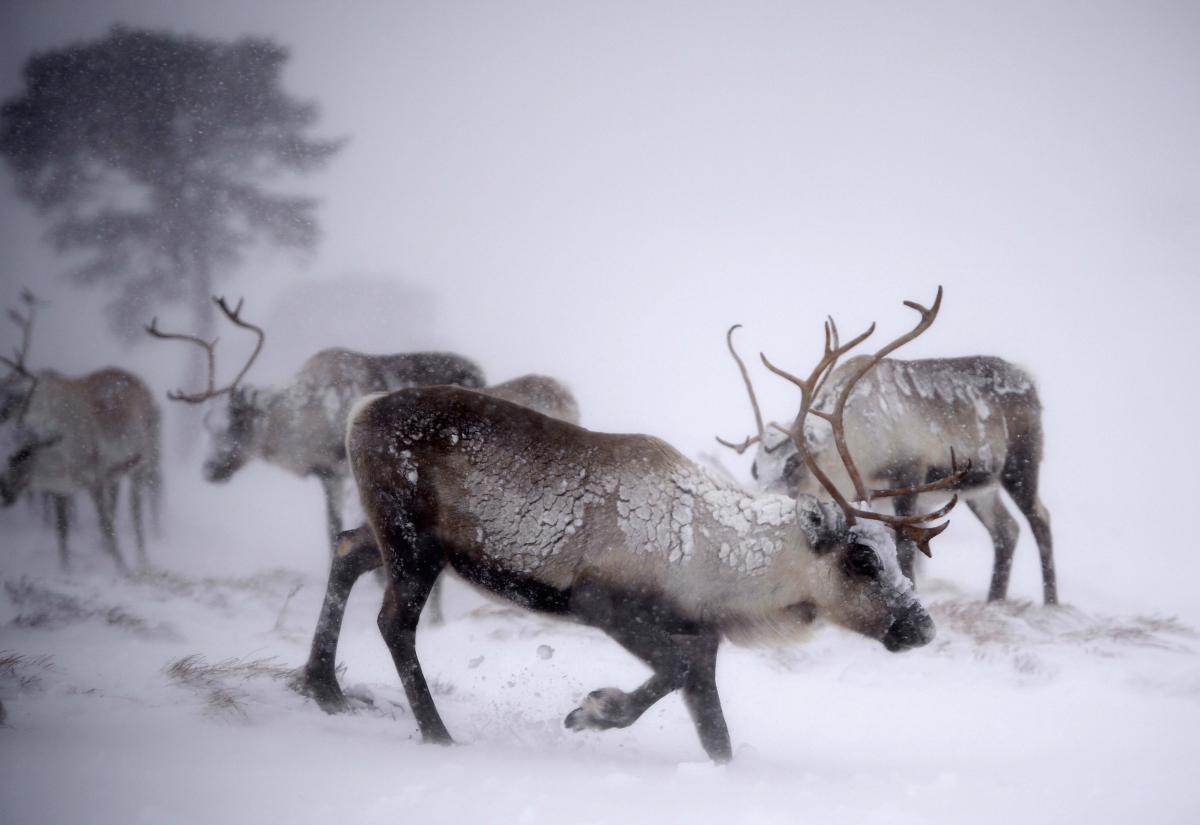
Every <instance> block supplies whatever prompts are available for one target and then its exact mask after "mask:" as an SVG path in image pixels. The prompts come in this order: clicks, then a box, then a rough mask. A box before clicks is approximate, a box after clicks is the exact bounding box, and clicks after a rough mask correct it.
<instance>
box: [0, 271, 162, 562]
mask: <svg viewBox="0 0 1200 825" xmlns="http://www.w3.org/2000/svg"><path fill="white" fill-rule="evenodd" d="M22 298H23V300H24V301H25V303H26V304H27V305H28V307H29V309H28V312H27V313H26V314H24V315H22V314H20V313H18V312H15V311H14V312H11V313H10V316H11V317H12V318H13V320H14V321H16V322H17V323H18V325H20V326H21V327H22V344H21V348H20V349H19V350H18V351H17V354H16V360H10V359H7V358H0V362H3V363H4V364H5V365H7V366H8V367H9V370H10V372H9V375H8V376H7V377H6V378H5V379H4V380H3V381H0V423H4V424H5V425H6V427H8V428H10V434H9V439H10V442H11V443H10V447H11V449H10V452H9V454H8V457H7V461H6V462H5V463H4V466H3V471H2V474H0V504H2V505H3V506H5V507H7V506H9V505H11V504H12V503H13V502H14V501H16V500H17V499H18V498H19V497H20V496H21V495H22V494H23V493H26V492H36V493H45V494H48V495H49V496H50V499H51V501H52V503H53V510H54V521H55V526H56V529H57V533H58V551H59V562H60V564H61V565H62V567H63V568H64V569H66V568H68V567H69V564H70V556H69V550H68V544H67V534H68V532H69V529H70V516H69V513H70V501H71V498H72V496H73V495H74V494H75V493H76V492H77V491H79V490H86V491H87V492H88V493H89V494H90V496H91V499H92V502H93V504H94V505H95V507H96V514H97V516H98V517H99V522H100V531H101V534H102V539H103V543H104V549H105V552H107V553H108V555H109V556H110V557H111V558H112V559H113V562H114V563H115V564H116V566H117V569H118V570H119V571H120V572H122V573H127V572H128V566H127V565H126V563H125V560H124V558H122V556H121V553H120V550H119V548H118V546H117V538H116V529H115V526H114V518H115V510H116V503H117V494H118V490H119V484H120V481H121V479H122V478H125V477H127V478H128V479H129V502H130V511H131V515H132V520H133V527H134V536H135V540H136V543H137V552H138V558H139V560H140V562H141V563H142V565H145V564H146V563H147V559H146V545H145V535H144V530H143V525H142V498H143V496H144V495H149V496H150V503H151V505H152V507H153V508H154V510H155V511H157V506H158V498H159V494H160V487H161V470H160V452H161V444H160V438H161V436H160V416H159V410H158V406H157V405H156V404H155V403H154V399H153V397H152V396H151V394H150V391H149V389H148V388H147V387H146V385H145V383H143V382H142V380H141V379H139V378H138V377H137V376H135V375H133V374H132V373H129V372H126V371H124V370H120V369H115V368H109V369H103V370H99V371H97V372H93V373H90V374H88V375H84V376H81V377H79V378H66V377H64V376H62V375H59V374H58V373H56V372H54V371H52V370H41V371H39V372H37V373H33V372H30V371H29V369H28V368H27V367H26V365H25V356H26V354H27V352H28V348H29V336H30V332H31V330H32V327H33V320H34V309H35V301H34V299H33V298H32V296H30V295H29V294H28V293H26V294H25V295H23V296H22Z"/></svg>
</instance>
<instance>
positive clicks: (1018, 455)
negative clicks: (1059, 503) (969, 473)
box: [1000, 432, 1058, 605]
mask: <svg viewBox="0 0 1200 825" xmlns="http://www.w3.org/2000/svg"><path fill="white" fill-rule="evenodd" d="M1040 461H1041V433H1040V432H1035V433H1031V434H1027V435H1026V436H1025V437H1024V438H1022V439H1019V440H1017V441H1016V442H1015V443H1014V448H1013V450H1012V452H1010V454H1009V456H1008V459H1007V460H1006V461H1005V462H1004V470H1003V471H1002V472H1001V474H1000V481H1001V483H1002V484H1003V485H1004V489H1005V490H1007V491H1008V494H1009V495H1010V496H1012V499H1013V501H1014V502H1015V503H1016V505H1017V509H1019V510H1020V511H1021V515H1023V516H1025V518H1026V519H1028V521H1029V529H1030V530H1032V531H1033V537H1034V539H1036V540H1037V546H1038V553H1039V555H1041V557H1042V598H1043V599H1044V600H1045V602H1046V604H1051V605H1053V604H1058V582H1057V578H1056V576H1055V572H1054V542H1053V540H1052V539H1051V536H1050V513H1049V512H1047V510H1046V506H1045V505H1044V504H1042V501H1041V499H1040V498H1038V465H1039V463H1040Z"/></svg>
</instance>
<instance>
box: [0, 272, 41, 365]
mask: <svg viewBox="0 0 1200 825" xmlns="http://www.w3.org/2000/svg"><path fill="white" fill-rule="evenodd" d="M21 303H23V304H25V306H27V307H29V310H28V313H27V314H25V315H22V314H21V313H20V312H18V311H17V310H16V309H13V308H12V307H9V310H8V319H9V320H10V321H12V322H13V323H14V324H16V325H17V326H18V327H20V329H21V346H20V348H19V349H18V348H14V349H13V355H15V356H16V360H15V361H14V360H12V359H9V358H5V357H4V356H3V355H0V362H2V363H4V364H5V365H6V366H7V367H9V368H10V369H12V370H14V371H16V372H19V373H20V374H21V375H28V376H30V377H32V375H30V372H29V370H28V369H27V368H26V366H25V356H26V355H28V354H29V340H30V337H31V336H32V335H33V321H34V318H35V317H36V315H37V308H38V305H39V304H44V303H46V302H45V301H43V300H41V299H40V298H38V297H37V296H36V295H34V294H33V293H32V292H30V291H29V290H28V289H22V290H21Z"/></svg>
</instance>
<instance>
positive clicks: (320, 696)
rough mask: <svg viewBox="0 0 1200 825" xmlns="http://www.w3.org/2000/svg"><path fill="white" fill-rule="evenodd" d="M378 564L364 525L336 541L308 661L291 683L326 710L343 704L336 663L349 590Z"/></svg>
mask: <svg viewBox="0 0 1200 825" xmlns="http://www.w3.org/2000/svg"><path fill="white" fill-rule="evenodd" d="M380 565H381V562H380V558H379V548H378V547H377V546H376V544H375V536H374V534H373V533H372V532H371V529H370V528H369V527H367V526H365V525H364V526H362V527H359V528H358V529H357V530H351V531H350V532H348V533H343V534H342V535H341V536H340V537H339V540H338V541H337V542H336V543H335V549H334V553H333V560H332V563H331V564H330V568H329V583H328V585H327V586H326V588H325V601H324V602H323V603H322V605H321V615H320V618H318V619H317V629H316V631H315V632H314V633H313V640H312V646H311V648H310V650H309V654H308V662H307V663H306V664H305V665H304V668H303V669H302V670H301V671H300V672H299V673H298V674H297V677H296V679H295V680H294V682H293V687H294V688H295V689H296V690H297V691H299V692H300V693H303V694H304V695H306V696H311V697H312V698H313V699H314V700H316V702H317V704H318V705H319V706H320V707H321V709H322V710H324V711H325V712H326V713H335V712H337V711H340V710H344V709H345V707H346V697H345V696H343V695H342V689H341V688H340V687H339V686H338V683H337V674H336V670H335V664H336V660H337V646H338V639H339V637H340V636H341V632H342V619H343V618H344V617H345V614H346V602H347V600H348V599H349V598H350V591H351V589H352V588H353V587H354V583H355V582H356V581H358V579H359V577H360V576H362V574H363V573H366V572H368V571H370V570H375V569H377V568H379V567H380Z"/></svg>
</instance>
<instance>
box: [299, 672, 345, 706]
mask: <svg viewBox="0 0 1200 825" xmlns="http://www.w3.org/2000/svg"><path fill="white" fill-rule="evenodd" d="M288 687H290V688H291V689H292V690H294V691H296V692H297V693H299V694H300V695H301V696H307V697H308V698H309V699H312V700H313V701H314V702H316V703H317V707H319V708H320V709H321V710H323V711H325V712H326V713H344V712H345V711H346V710H348V709H349V704H348V703H347V702H346V696H345V694H343V693H342V689H341V688H340V687H338V683H337V678H336V677H321V676H314V675H312V674H311V673H309V672H308V671H306V670H303V669H301V670H298V671H296V673H295V674H294V675H293V676H292V678H291V679H289V680H288Z"/></svg>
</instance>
